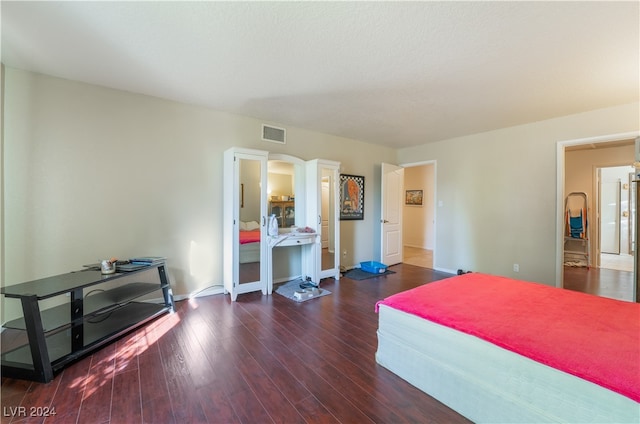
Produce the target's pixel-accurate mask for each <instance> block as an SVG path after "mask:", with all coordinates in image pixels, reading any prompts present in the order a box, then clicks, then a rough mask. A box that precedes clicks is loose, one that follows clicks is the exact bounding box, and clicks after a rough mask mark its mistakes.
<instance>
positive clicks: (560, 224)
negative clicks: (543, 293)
mask: <svg viewBox="0 0 640 424" xmlns="http://www.w3.org/2000/svg"><path fill="white" fill-rule="evenodd" d="M639 136H640V131H632V132H627V133H619V134H610V135H603V136H598V137H587V138H579V139H573V140H562V141H558V142H557V143H556V287H563V274H564V273H563V263H564V247H563V246H564V234H563V233H564V218H565V217H564V198H565V195H566V193H565V190H564V184H565V169H564V166H565V151H564V150H565V148H566V147H569V146H578V145H582V144H597V143H606V142H611V141H621V140H628V139H634V138H637V137H639ZM634 277H635V276H634ZM634 281H635V278H634Z"/></svg>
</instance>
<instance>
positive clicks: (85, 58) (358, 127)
mask: <svg viewBox="0 0 640 424" xmlns="http://www.w3.org/2000/svg"><path fill="white" fill-rule="evenodd" d="M639 5H640V3H639V2H637V1H632V2H620V3H614V2H206V1H205V2H80V1H78V2H9V1H2V3H1V13H2V61H3V63H5V65H7V66H10V67H14V68H19V69H26V70H31V71H35V72H40V73H44V74H48V75H53V76H57V77H62V78H67V79H71V80H77V81H84V82H88V83H92V84H98V85H102V86H106V87H112V88H116V89H120V90H127V91H131V92H135V93H142V94H147V95H151V96H157V97H161V98H166V99H172V100H176V101H180V102H186V103H191V104H197V105H204V106H207V107H210V108H213V109H217V110H222V111H228V112H232V113H238V114H242V115H246V116H252V117H256V118H259V119H262V120H265V121H268V122H271V123H275V124H279V126H284V127H286V126H296V127H302V128H307V129H311V130H315V131H320V132H324V133H329V134H334V135H339V136H344V137H349V138H354V139H360V140H364V141H367V142H371V143H378V144H383V145H388V146H392V147H403V146H410V145H416V144H423V143H427V142H432V141H437V140H442V139H447V138H451V137H455V136H461V135H466V134H473V133H477V132H482V131H488V130H492V129H497V128H503V127H507V126H512V125H519V124H523V123H528V122H534V121H539V120H543V119H548V118H553V117H557V116H563V115H568V114H573V113H579V112H583V111H588V110H594V109H598V108H603V107H609V106H614V105H620V104H626V103H631V102H637V101H638V100H639V92H640V87H639V79H640V78H639V75H640V68H639V63H640V59H639V54H640V53H639V52H640V32H639V29H640V23H639V20H640V18H639V16H640V9H639Z"/></svg>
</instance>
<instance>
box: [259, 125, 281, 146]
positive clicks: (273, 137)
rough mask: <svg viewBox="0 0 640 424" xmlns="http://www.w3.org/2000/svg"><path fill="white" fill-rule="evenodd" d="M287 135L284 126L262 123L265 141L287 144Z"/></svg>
mask: <svg viewBox="0 0 640 424" xmlns="http://www.w3.org/2000/svg"><path fill="white" fill-rule="evenodd" d="M286 135H287V133H286V130H285V129H284V128H278V127H272V126H271V125H266V124H262V139H263V140H264V141H271V142H272V143H280V144H286V142H287V138H286Z"/></svg>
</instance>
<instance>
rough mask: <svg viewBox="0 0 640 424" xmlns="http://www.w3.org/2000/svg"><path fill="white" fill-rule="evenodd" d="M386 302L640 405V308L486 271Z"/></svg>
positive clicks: (465, 275)
mask: <svg viewBox="0 0 640 424" xmlns="http://www.w3.org/2000/svg"><path fill="white" fill-rule="evenodd" d="M378 304H383V305H387V306H390V307H392V308H395V309H399V310H401V311H405V312H408V313H411V314H414V315H417V316H419V317H422V318H424V319H427V320H429V321H432V322H435V323H438V324H442V325H445V326H447V327H451V328H454V329H456V330H459V331H462V332H464V333H467V334H471V335H474V336H476V337H479V338H481V339H484V340H486V341H489V342H491V343H493V344H495V345H498V346H501V347H503V348H505V349H508V350H511V351H513V352H516V353H518V354H520V355H523V356H526V357H528V358H531V359H533V360H535V361H538V362H541V363H543V364H546V365H548V366H551V367H553V368H556V369H558V370H561V371H564V372H567V373H569V374H572V375H575V376H577V377H580V378H583V379H585V380H588V381H591V382H592V383H596V384H598V385H600V386H603V387H606V388H608V389H610V390H612V391H614V392H617V393H620V394H621V395H624V396H626V397H629V398H631V399H633V400H634V401H636V402H640V304H637V303H631V302H622V301H617V300H612V299H606V298H602V297H597V296H592V295H588V294H584V293H578V292H573V291H570V290H563V289H558V288H555V287H549V286H545V285H543V284H536V283H528V282H523V281H518V280H512V279H509V278H504V277H496V276H491V275H486V274H478V273H473V274H464V275H461V276H457V277H452V278H448V279H445V280H440V281H436V282H434V283H430V284H426V285H423V286H420V287H416V288H415V289H411V290H407V291H405V292H402V293H398V294H396V295H393V296H391V297H388V298H386V299H384V300H382V301H380V302H378ZM377 308H378V305H376V311H377Z"/></svg>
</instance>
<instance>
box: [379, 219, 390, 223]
mask: <svg viewBox="0 0 640 424" xmlns="http://www.w3.org/2000/svg"><path fill="white" fill-rule="evenodd" d="M380 222H382V223H383V224H386V223H387V222H389V221H387V220H386V219H381V220H380Z"/></svg>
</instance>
